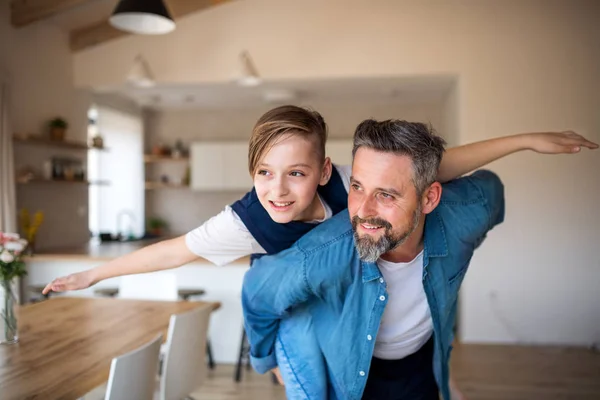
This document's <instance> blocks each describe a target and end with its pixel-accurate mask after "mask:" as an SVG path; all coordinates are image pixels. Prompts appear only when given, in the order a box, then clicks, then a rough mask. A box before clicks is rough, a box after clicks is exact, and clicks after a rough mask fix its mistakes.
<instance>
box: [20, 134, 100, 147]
mask: <svg viewBox="0 0 600 400" xmlns="http://www.w3.org/2000/svg"><path fill="white" fill-rule="evenodd" d="M13 140H14V141H15V142H17V143H24V144H29V145H34V146H44V147H58V148H63V149H75V150H104V151H106V150H107V148H106V147H102V148H100V147H92V146H89V145H88V144H87V143H85V142H80V141H75V140H50V139H48V138H45V137H42V136H35V135H14V136H13Z"/></svg>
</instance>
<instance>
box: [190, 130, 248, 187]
mask: <svg viewBox="0 0 600 400" xmlns="http://www.w3.org/2000/svg"><path fill="white" fill-rule="evenodd" d="M190 150H191V153H190V158H191V160H190V161H191V180H190V181H191V182H190V186H191V188H192V190H199V191H202V190H205V191H219V190H221V191H227V190H250V189H251V188H252V179H251V177H250V174H249V173H248V142H246V141H244V142H195V143H192V145H191V148H190Z"/></svg>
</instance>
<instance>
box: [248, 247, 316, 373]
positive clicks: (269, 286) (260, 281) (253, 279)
mask: <svg viewBox="0 0 600 400" xmlns="http://www.w3.org/2000/svg"><path fill="white" fill-rule="evenodd" d="M313 295H314V292H313V290H312V289H311V287H310V286H309V284H308V279H307V271H306V260H305V255H304V253H303V252H302V251H301V250H300V249H298V248H297V246H293V247H292V248H290V249H288V250H285V251H283V252H281V253H278V254H275V255H271V256H263V257H261V258H260V259H258V260H256V261H255V262H254V264H253V266H252V267H251V268H250V270H248V272H246V274H245V276H244V284H243V286H242V307H243V311H244V327H245V329H246V335H247V336H248V342H249V343H250V360H251V362H252V366H253V367H254V369H255V370H256V371H257V372H259V373H261V374H262V373H265V372H267V371H270V370H271V369H273V368H275V367H276V366H277V362H276V360H275V354H274V351H273V349H274V348H275V339H276V337H277V330H278V329H279V321H280V320H281V319H282V318H284V317H285V316H286V315H287V313H288V311H289V310H290V309H291V308H292V307H294V306H296V305H299V304H301V303H303V302H305V301H307V300H308V299H309V298H310V297H311V296H313Z"/></svg>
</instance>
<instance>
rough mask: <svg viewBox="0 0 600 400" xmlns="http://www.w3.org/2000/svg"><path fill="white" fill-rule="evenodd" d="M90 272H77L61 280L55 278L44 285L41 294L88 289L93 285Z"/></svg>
mask: <svg viewBox="0 0 600 400" xmlns="http://www.w3.org/2000/svg"><path fill="white" fill-rule="evenodd" d="M91 275H92V274H91V273H90V271H83V272H78V273H76V274H71V275H68V276H63V277H62V278H56V279H55V280H53V281H52V282H50V283H49V284H47V285H46V287H45V288H44V290H43V291H42V293H43V294H47V293H48V292H50V291H53V292H66V291H69V290H81V289H87V288H89V287H90V286H91V285H92V283H93V278H92V276H91Z"/></svg>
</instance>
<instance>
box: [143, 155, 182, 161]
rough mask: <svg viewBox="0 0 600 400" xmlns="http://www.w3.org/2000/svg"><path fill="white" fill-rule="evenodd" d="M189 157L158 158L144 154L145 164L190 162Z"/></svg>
mask: <svg viewBox="0 0 600 400" xmlns="http://www.w3.org/2000/svg"><path fill="white" fill-rule="evenodd" d="M189 161H190V158H189V157H171V156H156V155H154V154H144V162H147V163H155V162H189Z"/></svg>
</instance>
